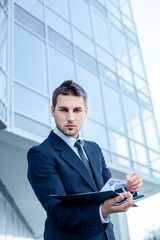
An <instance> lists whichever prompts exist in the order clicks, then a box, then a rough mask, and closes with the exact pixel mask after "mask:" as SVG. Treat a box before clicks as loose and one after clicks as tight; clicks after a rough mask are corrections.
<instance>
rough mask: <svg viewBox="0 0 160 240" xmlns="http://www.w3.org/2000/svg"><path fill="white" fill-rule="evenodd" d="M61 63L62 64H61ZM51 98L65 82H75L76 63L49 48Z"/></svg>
mask: <svg viewBox="0 0 160 240" xmlns="http://www.w3.org/2000/svg"><path fill="white" fill-rule="evenodd" d="M60 63H61V64H60ZM49 74H50V79H51V81H50V91H51V92H50V96H51V95H52V92H53V90H54V89H55V88H56V87H58V86H59V85H60V84H61V83H62V82H64V81H65V80H70V79H72V80H73V81H75V69H74V62H73V61H72V60H71V59H70V58H68V57H66V56H65V55H63V54H62V53H60V52H58V51H57V50H55V49H53V48H51V47H50V48H49Z"/></svg>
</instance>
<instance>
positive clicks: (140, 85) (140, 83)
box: [134, 75, 150, 95]
mask: <svg viewBox="0 0 160 240" xmlns="http://www.w3.org/2000/svg"><path fill="white" fill-rule="evenodd" d="M134 78H135V83H136V88H137V89H138V90H140V91H141V92H142V93H144V94H147V95H150V94H149V89H148V85H147V82H146V81H145V80H144V79H142V78H140V77H139V76H137V75H134Z"/></svg>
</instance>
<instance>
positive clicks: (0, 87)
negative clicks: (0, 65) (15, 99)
mask: <svg viewBox="0 0 160 240" xmlns="http://www.w3.org/2000/svg"><path fill="white" fill-rule="evenodd" d="M0 100H2V101H3V102H5V103H6V101H7V78H6V76H5V75H4V73H3V72H2V71H1V69H0Z"/></svg>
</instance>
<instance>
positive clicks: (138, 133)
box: [123, 95, 144, 143]
mask: <svg viewBox="0 0 160 240" xmlns="http://www.w3.org/2000/svg"><path fill="white" fill-rule="evenodd" d="M123 105H124V112H125V119H126V124H127V130H128V135H129V137H130V138H133V139H134V140H136V141H138V142H142V143H143V142H144V137H143V131H142V126H141V120H140V112H139V108H138V104H137V103H136V102H135V101H133V100H132V99H131V98H129V97H127V96H125V95H124V96H123Z"/></svg>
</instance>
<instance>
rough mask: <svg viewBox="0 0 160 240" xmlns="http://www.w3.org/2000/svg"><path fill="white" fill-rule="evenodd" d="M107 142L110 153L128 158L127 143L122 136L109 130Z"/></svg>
mask: <svg viewBox="0 0 160 240" xmlns="http://www.w3.org/2000/svg"><path fill="white" fill-rule="evenodd" d="M109 141H110V150H111V152H113V153H117V154H118V155H121V156H124V157H127V158H129V152H128V141H127V139H126V138H125V137H124V136H122V135H120V134H118V133H116V132H113V131H110V130H109Z"/></svg>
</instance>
